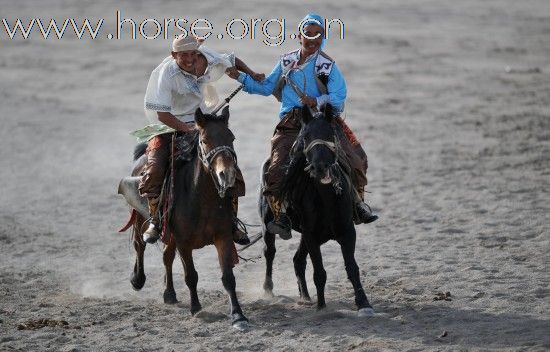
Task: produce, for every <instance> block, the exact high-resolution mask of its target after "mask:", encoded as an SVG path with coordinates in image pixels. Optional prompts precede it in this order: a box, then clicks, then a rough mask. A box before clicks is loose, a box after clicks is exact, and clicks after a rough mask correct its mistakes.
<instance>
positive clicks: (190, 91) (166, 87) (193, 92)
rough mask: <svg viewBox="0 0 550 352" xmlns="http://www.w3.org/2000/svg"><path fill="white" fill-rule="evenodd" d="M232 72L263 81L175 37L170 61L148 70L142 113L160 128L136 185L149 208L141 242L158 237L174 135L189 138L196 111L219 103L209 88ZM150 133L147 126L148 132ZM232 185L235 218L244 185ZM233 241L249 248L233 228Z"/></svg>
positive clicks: (231, 59) (233, 61) (225, 57)
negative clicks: (161, 197) (147, 221)
mask: <svg viewBox="0 0 550 352" xmlns="http://www.w3.org/2000/svg"><path fill="white" fill-rule="evenodd" d="M233 66H235V67H236V68H237V69H238V70H240V71H243V72H246V73H247V74H249V75H251V76H252V77H254V78H255V79H259V80H261V79H263V75H260V74H256V73H255V72H254V71H252V70H251V69H250V68H248V66H247V65H246V64H245V63H244V62H242V61H241V60H239V59H238V58H236V57H235V56H234V55H233V54H219V53H217V52H215V51H213V50H211V49H208V48H206V47H204V46H203V45H201V43H199V42H198V41H197V40H195V38H193V37H190V36H185V37H183V36H180V37H177V38H176V39H174V41H173V43H172V53H171V56H169V57H167V58H166V59H164V60H163V61H162V63H161V64H160V65H159V66H158V67H157V68H155V70H153V72H152V73H151V77H150V79H149V83H148V85H147V92H146V94H145V110H146V113H147V114H148V115H149V116H150V117H151V115H153V116H154V118H155V120H156V119H158V121H160V123H161V125H160V126H159V125H156V126H155V127H154V128H153V129H152V130H153V131H155V132H154V133H153V134H152V135H151V136H149V139H148V146H147V151H146V153H147V164H146V166H145V172H144V175H143V177H142V179H141V182H140V184H139V192H140V194H141V195H142V196H143V197H146V198H147V200H148V204H149V213H150V215H151V222H150V225H149V227H148V228H147V230H146V231H145V232H144V234H143V239H144V241H145V242H148V243H154V242H156V241H157V239H158V238H159V235H160V230H159V228H158V225H159V219H158V212H157V208H158V203H159V196H160V193H161V189H162V184H163V182H164V177H165V174H166V169H167V167H168V163H169V158H170V150H171V148H170V144H171V139H172V138H171V136H172V133H173V132H176V131H177V132H180V133H189V132H192V131H194V130H195V124H194V113H195V110H196V109H197V108H198V107H200V108H201V109H202V110H203V111H206V112H208V111H209V110H211V109H212V108H213V107H214V106H215V105H217V103H218V96H217V94H216V90H215V88H214V86H213V85H212V84H211V83H212V82H215V81H217V80H219V79H220V78H221V77H222V76H223V75H224V74H225V71H226V70H227V69H228V68H230V67H233ZM149 127H150V126H149ZM236 184H241V187H237V189H239V188H241V190H240V191H239V190H237V195H236V196H235V199H234V200H233V204H234V212H235V218H236V215H237V214H236V212H237V204H238V203H237V197H238V196H242V195H244V179H243V177H242V174H241V173H240V171H239V172H238V175H237V181H236ZM233 239H234V241H235V242H236V243H239V244H247V243H249V239H248V237H247V235H246V233H244V232H242V231H240V230H238V228H237V226H235V228H234V237H233Z"/></svg>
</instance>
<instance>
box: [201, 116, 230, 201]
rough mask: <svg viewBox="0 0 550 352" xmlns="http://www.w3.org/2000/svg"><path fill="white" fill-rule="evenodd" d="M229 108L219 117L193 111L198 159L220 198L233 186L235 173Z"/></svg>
mask: <svg viewBox="0 0 550 352" xmlns="http://www.w3.org/2000/svg"><path fill="white" fill-rule="evenodd" d="M228 120H229V107H227V106H226V107H225V108H224V109H223V110H222V114H221V115H219V116H216V115H210V114H203V113H202V111H201V110H200V109H197V110H196V111H195V122H196V124H197V127H198V130H199V157H200V159H201V160H202V163H203V165H204V167H205V168H206V169H208V171H209V172H210V173H212V176H213V178H214V183H215V184H216V188H217V189H218V194H219V195H220V197H221V198H223V197H224V196H225V192H226V191H227V190H228V189H229V188H231V187H233V186H234V184H235V176H236V173H237V155H236V154H235V149H233V141H234V140H235V136H234V135H233V133H232V132H231V130H230V129H229V125H228Z"/></svg>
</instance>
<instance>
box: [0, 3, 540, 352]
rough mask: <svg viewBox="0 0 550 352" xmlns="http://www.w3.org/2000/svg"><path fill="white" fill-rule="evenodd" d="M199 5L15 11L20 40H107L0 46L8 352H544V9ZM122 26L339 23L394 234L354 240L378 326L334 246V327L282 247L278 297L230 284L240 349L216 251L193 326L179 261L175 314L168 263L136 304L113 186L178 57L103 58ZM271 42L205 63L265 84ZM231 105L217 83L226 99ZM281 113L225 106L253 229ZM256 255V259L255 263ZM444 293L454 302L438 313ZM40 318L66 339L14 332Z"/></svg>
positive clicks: (129, 54) (246, 276)
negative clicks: (358, 306)
mask: <svg viewBox="0 0 550 352" xmlns="http://www.w3.org/2000/svg"><path fill="white" fill-rule="evenodd" d="M186 6H187V5H186V4H185V3H182V2H177V1H159V0H154V1H148V2H145V1H132V2H129V1H128V2H123V3H121V4H119V5H118V7H115V5H112V4H111V3H110V2H107V1H79V2H78V3H76V2H69V1H62V0H48V1H36V0H34V1H24V2H23V1H12V0H8V1H4V2H3V3H2V5H1V9H0V13H1V17H2V18H7V19H8V20H10V21H12V22H10V23H13V21H14V20H15V19H16V18H23V19H25V20H26V21H28V20H29V19H30V18H32V17H42V18H44V19H48V20H49V18H50V17H54V18H57V19H63V18H65V17H75V18H77V19H79V20H80V21H82V19H83V18H84V17H87V18H89V19H91V20H94V21H97V20H98V19H99V18H105V19H106V20H105V21H106V23H105V25H104V32H103V34H102V36H101V39H98V40H95V41H92V40H90V39H87V40H77V39H75V37H74V35H67V36H66V38H64V39H62V40H56V39H49V40H43V39H40V38H38V35H37V34H36V33H37V31H36V29H35V32H34V33H35V34H34V36H33V37H32V39H29V40H21V39H18V40H9V39H7V35H6V34H5V33H3V32H2V33H0V36H1V39H0V48H1V50H0V82H1V84H0V102H1V103H0V116H1V117H0V118H1V121H2V128H1V129H0V146H1V147H0V163H1V164H0V180H2V186H1V188H2V190H1V191H0V194H1V200H2V201H1V202H0V350H2V351H10V350H25V351H28V350H33V351H37V350H48V351H81V350H84V351H142V350H143V351H149V350H159V351H164V350H166V351H172V350H175V351H183V350H188V351H192V350H257V351H261V350H316V351H327V350H373V351H382V350H398V351H421V350H434V351H435V350H438V351H441V350H449V351H459V350H460V351H463V350H509V351H524V350H529V351H539V350H548V349H550V315H549V314H550V288H549V283H550V276H549V264H550V256H549V254H548V253H549V250H550V245H549V235H550V231H549V228H550V226H549V224H550V215H549V214H550V3H548V1H546V0H539V1H460V2H458V1H457V2H451V1H420V0H418V1H389V2H387V1H371V2H368V3H367V2H363V1H359V0H354V1H353V2H349V3H348V4H346V5H336V4H334V3H333V2H332V3H330V2H326V1H325V2H324V4H318V2H311V3H307V2H306V3H303V4H300V5H295V2H290V1H283V2H282V3H280V4H278V5H275V4H262V5H259V4H256V3H253V2H251V1H242V2H238V3H237V4H233V5H231V6H229V5H221V2H220V3H216V2H212V1H208V2H201V3H193V5H192V8H191V9H189V10H187V9H186ZM189 7H191V6H190V5H189ZM116 9H120V10H121V11H122V15H123V17H134V18H135V19H141V20H143V19H145V18H147V17H155V18H160V19H162V18H164V17H173V16H178V17H184V18H189V19H195V18H208V19H209V20H211V21H212V22H213V23H215V24H218V27H219V26H220V24H223V23H226V22H228V21H229V20H230V19H231V18H233V17H246V18H252V17H255V18H272V17H285V18H286V19H287V21H288V26H289V28H290V26H294V25H295V23H297V21H298V20H299V19H300V18H301V17H302V16H303V15H304V14H305V13H306V12H308V11H310V10H316V11H318V12H320V13H322V14H324V15H326V16H330V17H333V18H335V17H339V18H341V19H342V20H343V21H344V22H345V25H346V37H345V39H344V40H335V41H333V42H332V43H330V44H329V45H328V47H327V49H326V51H327V52H328V53H329V55H332V56H333V57H334V58H335V59H336V60H337V62H338V64H339V66H340V68H341V69H342V71H343V73H344V75H345V77H346V78H347V83H348V88H349V98H348V102H347V114H346V116H347V121H348V122H349V124H350V125H351V126H352V127H353V129H354V130H355V131H356V132H357V134H358V136H360V138H361V140H362V141H364V143H365V146H366V149H367V152H368V154H369V161H370V169H369V178H370V187H369V190H370V191H371V192H372V193H370V194H369V200H370V203H371V204H372V205H373V206H374V208H375V209H376V211H377V212H378V213H379V214H380V216H381V219H380V220H379V221H377V222H376V223H374V224H372V225H362V226H359V227H357V230H358V241H357V252H356V257H357V260H358V264H359V267H360V268H361V276H362V280H363V283H364V286H365V288H366V291H367V294H368V296H369V298H370V300H371V302H372V304H373V306H374V307H375V309H376V311H377V312H378V315H377V316H376V317H374V318H370V319H362V318H358V317H357V316H356V315H355V312H354V304H353V294H352V290H351V285H350V284H349V282H348V281H347V279H346V274H345V270H344V266H343V260H342V258H341V255H340V251H339V248H338V246H337V245H336V244H335V243H329V244H327V245H326V246H324V247H323V254H324V262H325V266H326V269H327V272H328V282H327V302H328V307H327V308H326V309H325V310H323V311H316V309H315V308H314V307H313V306H308V305H303V304H300V302H299V300H298V291H297V288H296V286H295V279H294V274H293V268H292V260H291V258H292V255H293V253H294V251H295V249H296V247H297V244H298V240H297V238H298V236H294V238H293V239H292V240H290V241H287V242H283V241H278V242H277V246H278V252H277V257H276V261H275V274H274V282H275V298H271V299H268V298H266V297H264V296H263V293H262V289H261V283H262V281H263V270H264V260H263V258H260V259H258V260H257V261H256V262H247V263H242V264H240V265H239V266H238V267H237V268H236V271H235V272H236V277H237V288H238V291H239V296H240V299H241V303H242V306H243V309H244V311H245V314H246V315H247V316H248V318H249V319H250V322H251V324H252V328H251V329H250V330H249V331H248V332H244V333H240V332H237V331H235V330H234V329H233V328H231V326H230V323H229V320H228V318H227V316H226V314H227V311H228V307H227V300H226V295H225V292H224V291H223V288H222V285H221V281H220V276H221V275H220V272H219V269H218V267H217V260H216V255H215V250H214V248H213V247H208V248H205V249H203V250H200V251H197V252H195V259H196V262H197V270H198V272H199V276H200V279H199V294H200V298H201V300H202V304H203V307H204V311H203V313H201V314H199V316H197V317H192V316H191V315H190V313H189V303H188V290H187V288H186V287H185V284H184V282H183V276H182V274H181V273H182V268H181V265H180V264H179V262H176V263H175V268H176V276H175V280H176V281H175V285H176V291H177V293H178V298H179V300H180V301H181V303H179V304H176V305H173V306H168V305H164V304H163V303H162V297H161V293H162V289H163V284H162V279H163V267H162V263H161V257H160V253H161V249H160V247H158V246H151V247H148V248H147V251H146V274H147V282H146V285H145V287H144V289H143V290H142V291H140V292H134V291H133V290H132V288H131V286H130V283H129V280H128V278H129V274H130V272H131V269H132V265H133V260H134V254H133V248H132V246H131V244H130V241H129V236H128V234H118V233H117V232H116V230H117V229H118V228H119V227H120V226H121V225H122V224H123V223H124V222H125V221H126V219H127V208H126V207H125V205H124V202H123V201H122V199H121V198H119V196H117V195H116V194H115V193H116V186H117V184H118V180H119V179H120V178H121V177H122V176H124V175H126V174H127V173H128V172H129V170H130V166H131V151H132V148H133V144H134V141H133V139H132V138H131V137H130V136H128V131H131V130H133V129H136V128H139V127H141V126H142V125H143V124H144V123H145V122H146V121H145V119H144V115H143V110H142V99H143V94H144V89H145V85H146V81H147V78H148V74H149V73H150V71H151V70H152V69H153V68H154V67H155V65H156V64H157V63H158V62H160V60H162V58H163V57H164V56H165V55H166V53H167V48H168V42H167V41H163V40H150V41H147V40H143V39H141V40H135V41H133V40H128V39H127V40H120V41H116V40H111V41H110V40H108V39H106V38H105V33H107V31H108V30H113V28H114V24H113V23H114V20H115V11H116ZM220 9H222V11H220ZM27 23H28V22H27ZM215 32H216V33H218V32H219V31H218V30H216V28H215ZM289 33H290V29H289ZM261 39H262V38H260V39H256V40H254V41H252V40H241V41H238V40H225V39H224V40H217V39H213V40H211V41H210V46H211V47H213V48H215V49H219V50H234V51H235V52H236V53H237V55H238V56H240V57H242V58H243V59H244V60H245V61H246V62H248V63H249V64H250V66H252V67H253V68H255V69H256V70H258V71H262V72H266V73H269V72H270V71H271V69H272V67H273V65H274V63H275V60H276V58H277V56H278V55H279V54H281V53H283V52H285V51H287V50H290V49H293V48H295V47H296V43H295V41H292V40H287V41H286V42H285V44H284V45H282V46H280V47H275V48H269V47H267V46H265V45H263V44H261V43H260V41H261ZM507 67H508V69H507ZM235 86H236V83H235V82H234V81H231V80H230V79H228V78H224V79H223V80H222V81H221V82H220V86H219V87H220V92H221V93H222V95H226V94H228V93H229V92H230V91H231V90H232V89H233V88H234V87H235ZM277 111H278V105H277V103H276V101H275V100H274V99H273V98H264V97H259V96H247V95H245V94H240V95H238V96H237V97H236V98H235V99H234V102H232V104H231V114H232V120H231V125H232V129H233V131H234V132H235V134H236V136H237V143H236V148H237V152H238V154H239V162H240V166H241V168H242V170H243V173H244V175H245V178H246V181H247V187H248V194H247V196H246V197H245V198H244V199H243V200H242V202H241V216H242V217H243V218H244V219H245V220H246V221H247V222H249V223H258V222H259V219H258V216H257V214H256V199H257V188H258V179H259V171H258V169H259V166H260V163H261V162H262V160H263V158H264V157H265V156H266V155H267V152H268V150H269V144H268V140H269V137H270V134H271V133H272V129H273V127H274V125H275V124H276V121H277V117H276V116H277ZM244 254H245V255H246V256H249V257H257V256H260V255H261V254H262V245H261V244H258V245H256V246H254V247H252V248H250V249H249V250H248V252H245V253H244ZM309 268H311V266H309ZM308 278H309V279H310V278H311V271H310V270H309V271H308ZM310 290H311V292H312V293H313V292H314V290H313V285H312V283H311V281H310ZM439 292H442V293H445V292H450V294H451V296H450V300H434V298H435V297H437V294H438V293H439ZM38 319H54V320H64V321H66V322H67V323H68V325H67V326H66V327H61V326H56V327H44V328H42V329H37V330H18V329H17V326H18V325H19V324H21V323H24V322H27V321H30V320H38Z"/></svg>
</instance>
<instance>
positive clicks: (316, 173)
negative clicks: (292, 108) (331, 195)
mask: <svg viewBox="0 0 550 352" xmlns="http://www.w3.org/2000/svg"><path fill="white" fill-rule="evenodd" d="M332 119H334V110H333V108H332V106H331V105H329V104H327V105H326V106H325V107H324V109H322V111H321V112H317V113H315V114H314V115H312V113H311V112H310V110H309V108H306V107H304V109H303V111H302V123H303V126H302V130H301V132H300V136H299V139H298V141H297V145H298V146H299V148H300V149H302V151H303V153H304V154H305V157H306V161H307V167H306V168H305V171H307V172H309V174H310V176H311V177H313V178H315V179H316V180H318V181H319V182H321V183H322V184H330V183H333V181H335V180H334V178H335V177H336V175H335V174H334V171H333V170H334V168H335V166H336V165H337V163H338V158H337V148H338V141H337V139H336V136H335V134H334V129H333V127H332Z"/></svg>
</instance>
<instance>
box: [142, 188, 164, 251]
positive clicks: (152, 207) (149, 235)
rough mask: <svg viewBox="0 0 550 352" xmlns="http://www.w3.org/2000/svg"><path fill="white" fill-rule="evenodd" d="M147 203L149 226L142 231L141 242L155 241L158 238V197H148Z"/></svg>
mask: <svg viewBox="0 0 550 352" xmlns="http://www.w3.org/2000/svg"><path fill="white" fill-rule="evenodd" d="M147 203H148V205H149V215H150V216H151V217H150V218H149V227H148V228H147V230H145V232H144V233H143V242H145V243H155V242H157V240H158V239H159V238H160V228H159V226H160V221H159V215H158V205H159V199H158V198H148V199H147Z"/></svg>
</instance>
